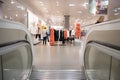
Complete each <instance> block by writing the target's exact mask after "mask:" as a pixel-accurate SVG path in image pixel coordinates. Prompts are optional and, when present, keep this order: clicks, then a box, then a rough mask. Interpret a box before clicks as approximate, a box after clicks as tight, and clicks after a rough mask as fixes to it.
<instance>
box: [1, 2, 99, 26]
mask: <svg viewBox="0 0 120 80" xmlns="http://www.w3.org/2000/svg"><path fill="white" fill-rule="evenodd" d="M2 1H3V2H4V6H3V8H4V9H3V11H4V12H5V13H6V14H9V15H16V14H18V15H25V11H26V10H21V9H18V8H16V7H15V6H19V5H21V4H22V5H23V6H25V7H27V8H28V9H30V10H31V11H32V12H34V13H35V14H36V15H38V16H39V17H40V18H42V19H44V20H45V21H47V22H49V20H50V21H51V22H52V24H53V25H63V24H64V23H63V22H64V15H70V25H71V26H73V25H74V22H76V21H77V22H80V23H81V25H87V24H91V23H95V22H96V20H97V19H98V16H97V15H96V16H95V15H93V14H90V13H89V10H88V4H86V7H85V6H84V4H85V3H88V0H17V1H18V2H19V3H21V4H19V3H17V2H16V0H13V1H15V2H16V3H15V4H10V2H11V0H2ZM69 4H72V5H73V4H74V6H69ZM7 7H8V8H7ZM6 9H8V10H6ZM13 12H14V13H13Z"/></svg>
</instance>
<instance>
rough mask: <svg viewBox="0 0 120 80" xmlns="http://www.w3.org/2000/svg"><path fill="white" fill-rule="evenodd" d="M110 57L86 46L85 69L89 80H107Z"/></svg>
mask: <svg viewBox="0 0 120 80" xmlns="http://www.w3.org/2000/svg"><path fill="white" fill-rule="evenodd" d="M110 61H111V56H109V55H106V54H105V53H104V52H103V51H101V50H100V49H98V48H96V47H93V46H88V47H87V49H86V54H85V64H86V65H85V69H86V74H87V77H88V79H89V80H109V73H110Z"/></svg>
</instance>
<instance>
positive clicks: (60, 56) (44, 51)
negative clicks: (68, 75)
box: [34, 43, 82, 70]
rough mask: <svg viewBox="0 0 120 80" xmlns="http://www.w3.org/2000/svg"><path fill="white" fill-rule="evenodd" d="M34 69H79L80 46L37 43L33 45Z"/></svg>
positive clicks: (80, 65) (80, 64) (80, 63)
mask: <svg viewBox="0 0 120 80" xmlns="http://www.w3.org/2000/svg"><path fill="white" fill-rule="evenodd" d="M34 50H35V53H34V69H40V70H80V69H81V67H82V62H81V61H82V60H81V59H82V54H81V53H79V50H80V46H73V45H69V44H67V45H66V46H49V45H48V44H47V45H42V43H39V44H38V45H35V46H34Z"/></svg>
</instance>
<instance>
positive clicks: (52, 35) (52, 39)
mask: <svg viewBox="0 0 120 80" xmlns="http://www.w3.org/2000/svg"><path fill="white" fill-rule="evenodd" d="M50 45H51V46H53V45H54V29H53V28H51V29H50Z"/></svg>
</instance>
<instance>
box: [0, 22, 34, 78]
mask: <svg viewBox="0 0 120 80" xmlns="http://www.w3.org/2000/svg"><path fill="white" fill-rule="evenodd" d="M24 27H25V26H24V25H22V24H20V23H16V22H12V21H6V20H0V80H27V79H28V78H29V76H30V73H31V70H32V61H33V54H32V53H33V48H32V43H31V39H30V35H29V33H28V32H27V31H26V29H25V28H24Z"/></svg>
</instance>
